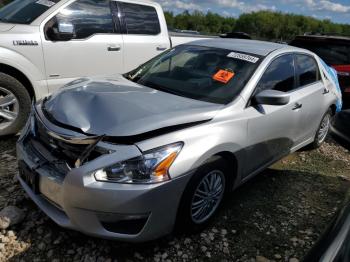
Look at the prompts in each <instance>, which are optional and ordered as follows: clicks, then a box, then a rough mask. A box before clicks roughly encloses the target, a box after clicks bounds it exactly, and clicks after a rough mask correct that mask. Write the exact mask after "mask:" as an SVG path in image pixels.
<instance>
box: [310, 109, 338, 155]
mask: <svg viewBox="0 0 350 262" xmlns="http://www.w3.org/2000/svg"><path fill="white" fill-rule="evenodd" d="M332 117H333V115H332V110H331V109H328V111H327V112H326V113H325V114H324V116H323V118H322V120H321V123H320V125H319V127H318V129H317V132H316V135H315V140H314V142H313V143H312V144H311V148H312V149H317V148H319V147H320V146H321V145H322V144H323V143H324V141H325V140H326V138H327V136H328V134H329V130H330V126H331V120H332Z"/></svg>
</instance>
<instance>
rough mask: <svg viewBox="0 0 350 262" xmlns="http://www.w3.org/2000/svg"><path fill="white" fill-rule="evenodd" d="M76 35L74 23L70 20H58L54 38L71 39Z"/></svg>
mask: <svg viewBox="0 0 350 262" xmlns="http://www.w3.org/2000/svg"><path fill="white" fill-rule="evenodd" d="M74 37H75V29H74V25H73V24H72V23H69V22H58V23H57V24H56V25H54V27H53V38H54V39H53V40H56V41H69V40H72V39H73V38H74Z"/></svg>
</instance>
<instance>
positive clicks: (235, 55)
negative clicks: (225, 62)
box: [227, 52, 259, 64]
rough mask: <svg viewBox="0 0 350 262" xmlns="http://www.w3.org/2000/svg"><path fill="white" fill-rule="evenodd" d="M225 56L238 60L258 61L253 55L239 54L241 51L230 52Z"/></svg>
mask: <svg viewBox="0 0 350 262" xmlns="http://www.w3.org/2000/svg"><path fill="white" fill-rule="evenodd" d="M227 57H231V58H236V59H239V60H244V61H247V62H250V63H254V64H255V63H256V62H258V61H259V58H258V57H255V56H251V55H246V54H241V53H236V52H231V53H229V54H228V55H227Z"/></svg>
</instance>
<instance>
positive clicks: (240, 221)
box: [0, 138, 350, 262]
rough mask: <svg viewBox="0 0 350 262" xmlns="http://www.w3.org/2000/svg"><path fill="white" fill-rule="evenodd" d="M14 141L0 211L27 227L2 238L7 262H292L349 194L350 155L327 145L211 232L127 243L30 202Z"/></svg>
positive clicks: (286, 164) (5, 151) (242, 192)
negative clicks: (78, 227) (60, 220)
mask: <svg viewBox="0 0 350 262" xmlns="http://www.w3.org/2000/svg"><path fill="white" fill-rule="evenodd" d="M16 173H17V163H16V158H15V138H7V139H3V140H2V141H0V210H1V209H3V208H4V207H7V206H17V207H18V208H20V209H22V210H23V211H24V213H25V218H24V220H23V221H22V222H21V223H20V224H17V225H14V226H12V227H10V228H9V229H7V230H2V231H0V261H9V260H10V261H47V260H49V261H55V262H58V261H209V260H214V261H252V262H254V261H260V262H264V261H290V262H297V261H299V260H301V259H302V257H303V256H304V255H305V254H306V253H307V252H308V250H309V249H310V247H311V246H312V245H313V244H314V243H315V241H316V240H317V239H318V237H319V236H320V234H321V233H322V231H323V230H324V229H325V227H326V226H327V224H328V223H329V222H330V220H331V218H332V217H333V216H334V213H335V212H336V210H337V208H338V207H340V205H341V202H342V199H343V197H344V195H345V192H346V190H347V188H348V187H349V180H350V154H349V152H348V151H346V150H344V149H342V148H341V147H339V146H337V145H335V144H333V143H332V142H330V141H329V142H327V143H326V144H325V145H323V146H322V148H320V149H319V150H316V151H307V152H298V153H295V154H293V155H291V156H289V157H287V158H285V159H283V160H282V161H280V162H278V163H277V164H276V165H274V166H272V167H271V168H270V169H268V170H266V171H265V172H263V173H262V174H261V175H259V176H257V177H256V178H254V179H253V180H251V181H250V182H248V183H246V184H245V185H244V186H242V187H241V188H240V189H238V190H237V191H236V192H234V193H232V195H231V196H230V197H229V198H228V199H227V200H226V201H225V203H224V205H223V206H222V208H221V210H220V212H219V215H218V216H217V218H216V219H215V220H214V221H213V223H212V224H211V225H210V226H209V227H208V228H207V230H205V231H203V232H201V233H198V234H193V235H190V234H187V235H186V234H181V235H178V234H177V235H172V236H167V237H165V238H163V239H160V240H157V241H154V242H150V243H146V244H139V245H135V244H133V245H132V244H125V243H119V242H114V241H106V240H101V239H95V238H91V237H87V236H84V235H82V234H80V233H78V232H73V231H69V230H66V229H62V228H60V227H58V226H57V225H55V224H54V223H53V222H52V221H51V220H50V219H48V218H47V217H46V216H45V215H44V214H43V213H42V212H41V211H40V210H39V209H38V208H37V207H36V206H35V205H34V203H33V202H31V201H30V200H29V199H28V198H27V197H26V196H25V194H24V192H23V190H22V189H21V188H20V186H19V185H18V183H17V182H16V180H15V179H14V176H15V175H16Z"/></svg>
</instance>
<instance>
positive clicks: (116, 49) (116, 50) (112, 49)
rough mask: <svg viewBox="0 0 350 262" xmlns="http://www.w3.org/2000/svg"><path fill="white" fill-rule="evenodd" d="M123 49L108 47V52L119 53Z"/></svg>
mask: <svg viewBox="0 0 350 262" xmlns="http://www.w3.org/2000/svg"><path fill="white" fill-rule="evenodd" d="M121 49H122V48H121V46H112V45H111V46H108V47H107V50H108V52H118V51H120V50H121Z"/></svg>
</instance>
